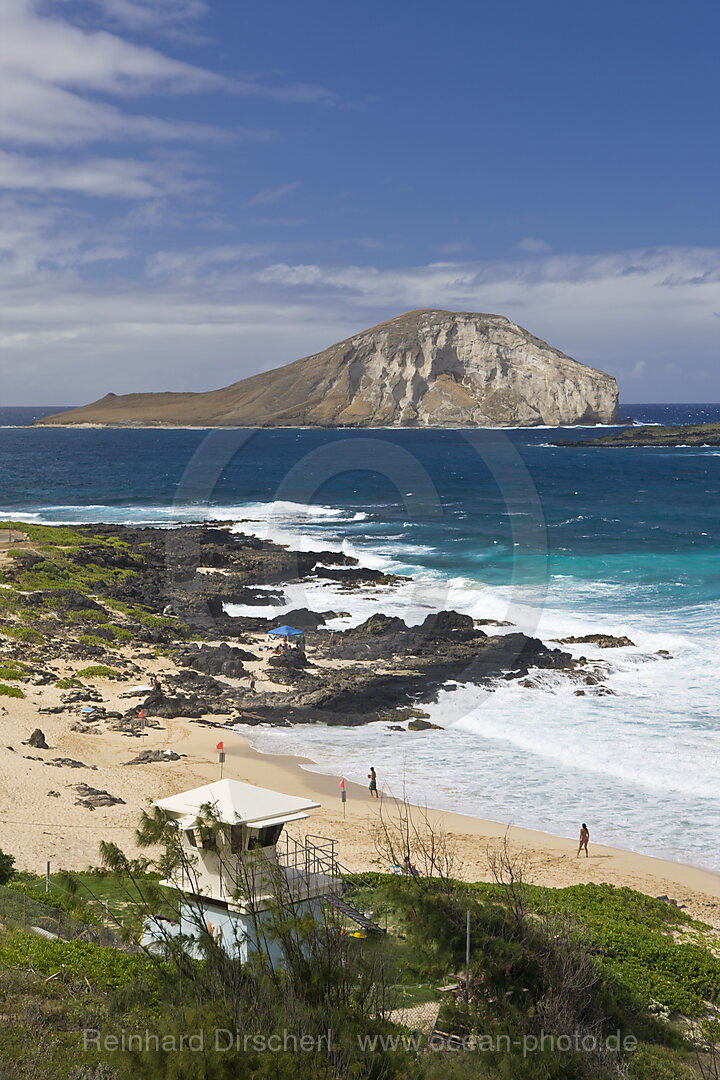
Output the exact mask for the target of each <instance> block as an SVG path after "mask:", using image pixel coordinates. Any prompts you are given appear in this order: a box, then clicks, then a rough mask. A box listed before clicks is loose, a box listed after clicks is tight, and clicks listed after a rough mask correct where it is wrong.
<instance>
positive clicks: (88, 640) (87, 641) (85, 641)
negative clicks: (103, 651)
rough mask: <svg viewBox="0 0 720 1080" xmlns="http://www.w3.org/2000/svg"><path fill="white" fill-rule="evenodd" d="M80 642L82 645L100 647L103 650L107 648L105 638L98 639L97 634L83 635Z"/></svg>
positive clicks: (79, 639)
mask: <svg viewBox="0 0 720 1080" xmlns="http://www.w3.org/2000/svg"><path fill="white" fill-rule="evenodd" d="M78 641H79V643H80V644H81V645H94V646H100V647H101V648H105V647H106V646H107V641H106V640H105V638H101V637H98V636H97V634H81V635H80V637H79V638H78Z"/></svg>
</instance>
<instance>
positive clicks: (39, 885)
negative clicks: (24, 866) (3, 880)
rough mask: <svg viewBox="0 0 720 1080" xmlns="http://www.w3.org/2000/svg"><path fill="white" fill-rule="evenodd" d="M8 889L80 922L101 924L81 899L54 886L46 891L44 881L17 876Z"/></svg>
mask: <svg viewBox="0 0 720 1080" xmlns="http://www.w3.org/2000/svg"><path fill="white" fill-rule="evenodd" d="M8 888H10V889H12V890H13V891H14V892H18V893H24V894H25V896H27V897H28V899H29V900H34V901H35V903H36V904H44V905H45V906H46V907H50V908H59V909H60V910H61V911H65V912H67V914H68V915H72V917H73V918H74V919H77V920H78V922H82V923H88V924H90V925H94V926H97V925H99V923H100V919H99V918H98V916H97V915H96V914H95V912H94V911H91V910H90V908H89V907H88V906H87V905H86V904H84V903H83V902H82V900H81V899H80V898H79V897H76V896H70V895H68V894H67V893H64V892H61V891H60V890H59V889H56V888H55V887H53V886H51V888H50V889H48V890H47V891H46V890H45V881H44V879H43V880H40V881H27V880H23V878H22V877H21V876H20V875H17V877H16V878H13V880H11V881H10V882H9V883H8Z"/></svg>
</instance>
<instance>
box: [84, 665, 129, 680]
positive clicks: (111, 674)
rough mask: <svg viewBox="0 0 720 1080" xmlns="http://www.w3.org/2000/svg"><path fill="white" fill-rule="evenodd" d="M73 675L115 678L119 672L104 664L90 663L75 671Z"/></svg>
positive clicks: (90, 677) (89, 677) (92, 677)
mask: <svg viewBox="0 0 720 1080" xmlns="http://www.w3.org/2000/svg"><path fill="white" fill-rule="evenodd" d="M75 675H76V676H77V678H79V679H117V678H118V677H119V675H120V672H119V671H116V669H115V668H111V667H107V665H106V664H90V666H89V667H84V668H81V669H80V671H76V672H75Z"/></svg>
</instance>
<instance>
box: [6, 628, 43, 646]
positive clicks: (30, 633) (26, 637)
mask: <svg viewBox="0 0 720 1080" xmlns="http://www.w3.org/2000/svg"><path fill="white" fill-rule="evenodd" d="M0 634H4V635H5V637H12V638H17V640H18V641H27V642H28V643H31V644H36V645H40V644H42V642H43V641H45V638H44V637H43V636H42V634H41V633H40V631H39V630H33V629H32V627H30V626H3V627H0Z"/></svg>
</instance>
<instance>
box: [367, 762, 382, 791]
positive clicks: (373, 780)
mask: <svg viewBox="0 0 720 1080" xmlns="http://www.w3.org/2000/svg"><path fill="white" fill-rule="evenodd" d="M368 780H369V781H370V783H369V785H368V787H369V788H370V798H371V799H372V797H373V795H374V796H375V798H376V799H379V798H380V796H379V795H378V789H377V776H376V775H375V769H374V768H373V766H372V765H371V766H370V772H369V773H368Z"/></svg>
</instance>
